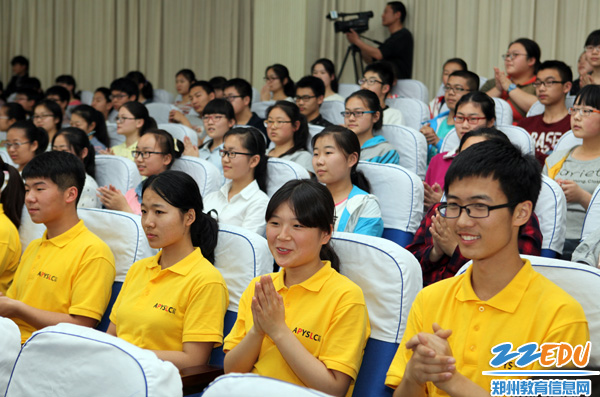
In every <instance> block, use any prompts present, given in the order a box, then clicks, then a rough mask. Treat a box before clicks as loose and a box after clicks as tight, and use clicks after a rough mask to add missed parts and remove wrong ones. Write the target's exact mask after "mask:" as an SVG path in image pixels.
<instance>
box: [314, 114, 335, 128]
mask: <svg viewBox="0 0 600 397" xmlns="http://www.w3.org/2000/svg"><path fill="white" fill-rule="evenodd" d="M308 123H309V124H313V125H318V126H321V127H329V126H330V125H333V123H332V122H330V121H329V120H327V119H326V118H324V117H323V115H322V114H319V115H318V116H317V117H315V118H314V119H312V120H310V121H309V122H308Z"/></svg>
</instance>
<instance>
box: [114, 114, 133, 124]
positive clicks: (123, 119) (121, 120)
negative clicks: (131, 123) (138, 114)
mask: <svg viewBox="0 0 600 397" xmlns="http://www.w3.org/2000/svg"><path fill="white" fill-rule="evenodd" d="M127 120H137V119H136V118H135V117H121V116H117V118H116V119H115V122H117V123H118V124H121V123H124V122H126V121H127Z"/></svg>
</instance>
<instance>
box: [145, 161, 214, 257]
mask: <svg viewBox="0 0 600 397" xmlns="http://www.w3.org/2000/svg"><path fill="white" fill-rule="evenodd" d="M148 188H150V189H152V190H153V191H154V192H155V193H156V194H158V195H159V196H160V197H161V198H162V199H163V200H165V201H166V202H167V203H168V204H169V205H172V206H173V207H176V208H178V209H179V210H180V211H181V213H182V214H185V213H187V212H188V211H189V210H190V209H193V210H194V212H195V213H196V220H195V221H194V223H192V225H191V227H190V235H191V238H192V244H193V246H194V247H199V248H200V250H201V251H202V255H203V256H204V257H205V258H206V259H208V260H209V261H210V262H211V263H213V264H214V262H215V248H216V247H217V239H218V236H219V225H218V224H217V221H215V220H214V219H213V218H212V217H211V216H210V215H207V214H205V213H204V212H203V209H204V204H203V203H202V196H201V195H200V189H199V188H198V184H196V181H194V179H193V178H192V177H191V176H189V175H188V174H186V173H184V172H181V171H173V170H169V171H165V172H161V173H160V174H158V175H152V176H150V177H148V179H146V181H145V182H144V185H143V186H142V196H143V195H144V192H145V191H146V189H148Z"/></svg>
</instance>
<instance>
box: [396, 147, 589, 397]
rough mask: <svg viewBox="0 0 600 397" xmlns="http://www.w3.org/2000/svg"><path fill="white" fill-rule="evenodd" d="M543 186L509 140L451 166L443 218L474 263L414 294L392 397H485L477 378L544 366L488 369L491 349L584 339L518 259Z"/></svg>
mask: <svg viewBox="0 0 600 397" xmlns="http://www.w3.org/2000/svg"><path fill="white" fill-rule="evenodd" d="M540 187H541V174H540V169H539V165H538V164H537V163H536V160H535V159H534V157H533V156H530V155H527V156H523V155H522V154H521V152H520V150H519V149H517V148H516V147H514V146H513V145H512V144H510V143H507V142H502V141H499V140H489V141H485V142H481V143H477V144H475V145H473V146H471V147H469V148H467V149H466V150H464V151H463V152H461V153H460V154H459V155H458V156H457V157H456V158H455V159H454V161H453V162H452V165H451V166H450V169H449V170H448V173H447V174H446V179H445V186H444V189H445V193H446V197H447V202H446V203H442V205H441V206H440V214H441V215H442V216H443V217H444V219H445V221H446V222H447V224H448V226H449V229H450V230H451V231H452V236H451V237H450V238H454V239H456V240H457V242H458V245H459V247H460V252H461V253H462V254H463V255H464V256H465V257H467V258H471V259H473V265H472V266H471V267H470V268H469V270H467V272H466V273H464V274H463V275H461V276H458V277H452V278H449V279H446V280H443V281H440V282H439V283H435V284H433V285H430V286H428V287H426V288H424V289H423V290H422V291H421V292H419V294H418V295H417V297H416V299H415V302H414V303H413V306H412V308H411V312H410V314H409V317H408V322H407V326H406V331H405V333H404V336H403V338H402V342H401V344H400V346H399V348H398V352H397V353H396V356H395V357H394V360H393V361H392V364H391V366H390V369H389V371H388V373H387V377H386V381H385V383H386V385H388V386H390V387H393V388H396V387H397V389H396V391H395V392H394V396H395V397H397V396H410V397H414V396H448V395H450V396H469V397H477V396H489V395H490V390H491V385H490V382H491V380H492V377H489V376H484V375H483V374H482V371H493V370H516V369H521V370H535V369H542V368H543V367H542V366H541V365H540V364H539V363H538V362H535V361H534V362H531V363H529V365H527V366H524V367H522V368H520V367H517V366H516V365H515V361H516V360H517V358H513V359H512V360H510V361H509V362H506V364H504V366H501V367H498V368H495V367H492V366H491V363H490V360H492V358H493V356H494V354H493V353H492V352H491V349H492V348H493V347H494V346H496V345H498V344H501V343H506V342H510V343H512V346H513V349H517V348H518V347H519V346H521V345H524V344H526V343H530V342H536V343H538V345H540V346H541V345H542V344H543V343H559V342H568V343H570V344H571V346H575V345H585V344H586V342H587V341H588V340H589V331H588V326H587V321H586V318H585V314H584V312H583V309H582V308H581V305H580V304H579V303H578V302H577V301H575V299H573V298H572V297H571V296H570V295H568V294H567V293H566V292H564V291H563V290H562V289H561V288H559V287H558V286H557V285H556V284H554V283H552V282H551V281H550V280H548V279H546V278H545V277H543V276H542V275H541V274H539V273H537V272H535V271H534V270H533V268H532V266H531V263H530V262H529V261H528V260H523V259H521V257H520V256H519V250H518V234H519V228H520V227H521V226H522V225H524V224H525V223H526V222H527V221H528V219H529V217H530V216H531V214H532V211H533V208H535V203H536V201H537V198H538V194H539V191H540ZM517 376H518V374H517V373H515V377H517Z"/></svg>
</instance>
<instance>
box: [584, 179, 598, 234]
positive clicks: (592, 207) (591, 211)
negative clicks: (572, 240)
mask: <svg viewBox="0 0 600 397" xmlns="http://www.w3.org/2000/svg"><path fill="white" fill-rule="evenodd" d="M599 193H600V185H598V186H597V187H596V189H594V193H592V199H591V200H590V204H589V205H588V208H587V211H586V213H585V218H583V226H582V228H581V239H582V240H583V239H584V238H586V237H587V236H588V235H589V234H590V233H592V232H593V231H594V230H597V229H600V197H598V195H599Z"/></svg>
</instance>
